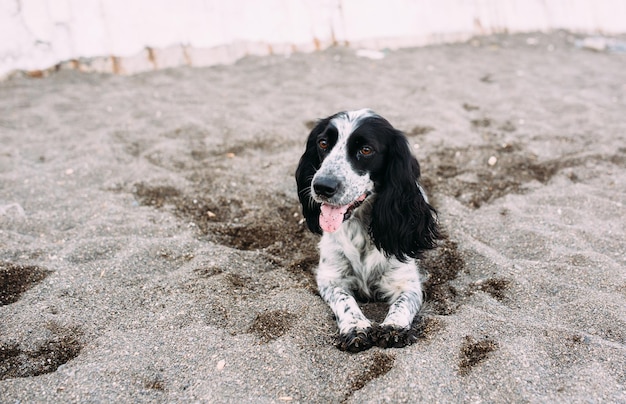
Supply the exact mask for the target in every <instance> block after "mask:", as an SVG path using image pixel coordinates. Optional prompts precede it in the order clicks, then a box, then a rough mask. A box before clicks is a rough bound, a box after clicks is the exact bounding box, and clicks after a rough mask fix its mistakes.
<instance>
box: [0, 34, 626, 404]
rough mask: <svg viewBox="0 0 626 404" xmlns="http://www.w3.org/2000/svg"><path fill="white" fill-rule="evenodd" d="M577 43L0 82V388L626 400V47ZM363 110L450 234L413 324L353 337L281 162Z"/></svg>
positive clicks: (257, 60)
mask: <svg viewBox="0 0 626 404" xmlns="http://www.w3.org/2000/svg"><path fill="white" fill-rule="evenodd" d="M575 39H576V38H575V37H574V36H572V35H569V34H567V33H554V34H550V35H544V34H533V35H519V36H491V37H482V38H477V39H474V40H472V41H470V42H468V43H463V44H454V45H444V46H433V47H426V48H420V49H405V50H398V51H387V52H386V54H385V57H384V58H383V59H381V60H371V59H368V58H361V57H357V56H356V52H355V50H353V49H343V48H339V49H331V50H327V51H323V52H319V53H314V54H308V55H303V54H294V55H291V57H288V58H286V57H282V56H272V57H250V58H245V59H243V60H241V61H239V62H238V63H236V64H234V65H232V66H221V67H212V68H198V69H191V68H177V69H172V70H163V71H158V72H151V73H144V74H138V75H135V76H130V77H121V76H112V75H98V74H83V73H80V72H76V71H61V72H58V73H55V74H52V75H51V76H50V77H47V78H43V79H41V78H40V79H36V78H26V77H24V78H19V77H16V78H13V79H11V80H9V81H5V82H2V83H0V94H1V97H0V141H1V148H0V280H1V281H0V282H1V283H0V299H1V300H0V303H1V306H0V379H1V380H0V401H2V402H7V403H13V402H87V401H88V402H129V401H133V402H176V401H197V402H342V401H348V402H480V401H487V402H568V403H571V402H574V403H578V402H619V401H621V402H624V401H626V387H625V385H626V269H625V267H626V226H625V223H626V220H625V219H626V207H625V204H626V146H625V145H626V68H625V66H626V55H625V54H623V53H610V52H605V51H601V52H595V51H591V50H588V49H583V48H580V47H577V46H576V45H575ZM361 107H370V108H372V109H374V110H375V111H377V112H378V113H380V114H381V115H383V116H385V117H386V118H388V119H389V120H390V121H391V122H392V124H394V126H396V127H398V128H400V129H402V130H404V131H405V132H406V133H407V135H408V137H409V140H410V142H411V144H412V145H413V147H414V152H415V155H416V156H417V157H418V159H419V160H420V162H421V164H422V171H423V181H424V184H425V187H426V189H427V191H428V192H429V194H430V195H431V198H432V200H433V203H434V205H435V206H436V208H437V209H438V211H439V215H440V221H441V223H442V225H443V226H444V228H445V229H446V231H447V233H448V239H447V240H445V241H444V242H443V243H442V246H441V247H440V248H439V249H438V250H437V251H435V252H433V253H432V254H430V255H429V256H428V257H427V258H426V259H424V261H423V263H422V264H423V267H424V269H426V270H428V271H429V273H430V278H429V280H428V281H427V291H428V303H427V305H426V307H425V308H424V310H423V313H422V319H421V322H420V323H419V327H420V329H421V331H422V335H421V338H420V339H419V340H418V341H417V342H416V343H415V344H413V345H411V346H409V347H406V348H402V349H386V350H383V349H380V348H372V349H370V350H368V351H365V352H362V353H358V354H351V353H346V352H342V351H339V350H338V349H337V348H335V346H334V342H335V337H336V328H335V324H334V319H333V316H332V314H331V312H330V309H329V308H328V307H327V306H326V305H325V304H324V303H323V302H322V301H321V299H320V297H319V296H318V295H317V294H316V292H315V285H314V282H313V280H312V275H311V271H312V269H313V268H314V266H315V262H316V259H317V251H316V242H317V237H316V236H314V235H311V234H309V233H308V232H307V230H306V229H305V225H304V224H303V223H302V217H301V215H300V208H299V206H298V203H297V197H296V189H295V180H294V178H293V174H294V171H295V168H296V165H297V162H298V159H299V157H300V154H301V153H302V151H303V147H304V142H305V139H306V136H307V134H308V130H309V129H308V127H310V125H311V124H312V122H314V120H315V119H317V118H321V117H325V116H327V115H330V114H332V113H334V112H336V111H339V110H345V109H356V108H361ZM385 310H386V307H385V306H384V305H381V304H376V303H367V304H364V311H365V312H366V313H367V314H368V315H369V316H370V317H372V318H373V319H378V320H379V321H380V320H381V317H382V316H384V311H385Z"/></svg>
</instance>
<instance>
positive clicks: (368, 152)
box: [359, 146, 374, 156]
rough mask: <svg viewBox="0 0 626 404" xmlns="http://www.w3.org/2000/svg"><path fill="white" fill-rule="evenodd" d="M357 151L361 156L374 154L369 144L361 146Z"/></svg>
mask: <svg viewBox="0 0 626 404" xmlns="http://www.w3.org/2000/svg"><path fill="white" fill-rule="evenodd" d="M359 153H361V155H363V156H370V155H372V154H374V149H372V148H371V147H370V146H363V147H361V150H359Z"/></svg>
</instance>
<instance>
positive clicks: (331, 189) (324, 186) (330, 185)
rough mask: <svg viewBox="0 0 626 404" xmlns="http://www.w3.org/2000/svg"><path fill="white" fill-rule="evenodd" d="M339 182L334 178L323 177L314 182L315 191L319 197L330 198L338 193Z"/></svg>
mask: <svg viewBox="0 0 626 404" xmlns="http://www.w3.org/2000/svg"><path fill="white" fill-rule="evenodd" d="M338 189H339V181H337V180H336V179H334V178H329V177H321V178H316V179H315V181H314V182H313V190H314V191H315V193H316V194H317V195H319V196H323V197H326V198H330V197H331V196H333V195H335V194H336V193H337V190H338Z"/></svg>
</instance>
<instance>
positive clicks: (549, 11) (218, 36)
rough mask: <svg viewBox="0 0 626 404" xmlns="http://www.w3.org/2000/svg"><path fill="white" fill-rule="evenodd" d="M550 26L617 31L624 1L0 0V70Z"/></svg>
mask: <svg viewBox="0 0 626 404" xmlns="http://www.w3.org/2000/svg"><path fill="white" fill-rule="evenodd" d="M552 29H567V30H571V31H577V32H585V33H605V34H616V33H624V32H626V0H176V1H174V0H170V1H167V0H0V77H2V76H4V75H6V74H7V73H8V72H10V71H12V70H14V69H21V70H27V71H37V70H42V69H47V68H49V67H51V66H54V65H57V64H59V63H61V62H64V63H63V64H62V66H64V67H72V68H79V69H83V70H95V71H113V72H117V73H133V72H136V71H142V70H149V69H155V68H162V67H169V66H177V65H183V64H186V65H195V66H201V65H211V64H218V63H229V62H232V61H235V60H237V59H238V58H240V57H242V56H245V55H248V54H256V55H266V54H271V53H279V54H287V53H290V52H294V51H303V52H308V51H313V50H318V49H323V48H326V47H328V46H331V45H334V44H339V45H349V46H354V47H367V48H375V49H376V48H383V47H391V48H397V47H403V46H416V45H424V44H430V43H437V42H443V41H455V40H464V39H467V38H469V37H471V36H473V35H481V34H489V33H494V32H511V33H513V32H526V31H548V30H552Z"/></svg>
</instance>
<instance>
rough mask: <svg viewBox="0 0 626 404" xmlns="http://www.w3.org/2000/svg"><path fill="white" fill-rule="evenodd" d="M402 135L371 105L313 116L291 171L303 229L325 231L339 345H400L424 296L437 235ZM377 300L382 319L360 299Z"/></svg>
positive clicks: (327, 280)
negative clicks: (371, 315)
mask: <svg viewBox="0 0 626 404" xmlns="http://www.w3.org/2000/svg"><path fill="white" fill-rule="evenodd" d="M419 178H420V166H419V164H418V162H417V160H416V159H415V157H413V155H412V154H411V149H410V147H409V143H408V140H407V138H406V137H405V135H404V134H403V133H402V132H401V131H399V130H397V129H395V128H394V127H393V126H392V125H391V124H390V123H389V122H388V121H387V120H386V119H385V118H383V117H382V116H380V115H378V114H376V113H375V112H373V111H372V110H369V109H362V110H357V111H344V112H339V113H336V114H334V115H332V116H329V117H327V118H325V119H321V120H320V121H318V122H317V124H316V126H315V127H314V128H313V130H312V131H311V133H310V134H309V137H308V139H307V142H306V150H305V151H304V154H303V155H302V157H301V158H300V162H299V164H298V168H297V170H296V183H297V188H298V198H299V200H300V203H301V205H302V213H303V216H304V218H305V220H306V224H307V226H308V228H309V229H310V230H311V231H312V232H313V233H317V234H321V235H322V237H321V240H320V242H319V251H320V260H319V266H318V267H317V269H316V271H315V278H316V282H317V287H318V291H319V294H320V296H321V297H322V298H323V299H324V301H325V302H326V303H327V304H328V305H329V306H330V308H331V309H332V311H333V313H334V314H335V318H336V320H337V327H338V329H339V338H338V344H337V346H338V347H339V349H341V350H345V351H350V352H358V351H363V350H366V349H369V348H370V347H372V346H375V345H378V346H380V347H384V348H388V347H403V346H406V345H409V344H411V343H413V342H414V341H415V340H416V339H417V337H416V333H415V332H414V331H413V330H412V324H413V321H414V318H415V316H416V315H417V313H418V311H419V310H420V307H421V306H422V302H423V300H424V297H423V295H424V294H423V291H422V279H421V275H420V271H419V267H418V262H417V260H419V259H420V258H421V257H422V254H423V253H424V252H425V251H426V250H429V249H432V248H435V247H436V246H437V242H438V240H439V239H440V238H441V233H440V230H439V225H438V221H437V212H436V211H435V209H434V208H433V207H432V206H431V205H430V204H429V202H428V198H427V197H426V194H425V192H424V190H423V189H422V187H421V185H420V184H419ZM357 299H359V300H360V301H373V300H382V301H386V302H388V303H389V311H388V313H387V315H386V317H385V319H384V321H383V322H382V323H381V324H375V323H372V322H371V321H370V320H368V319H367V318H366V317H365V315H363V312H362V311H361V309H360V308H359V306H358V304H357Z"/></svg>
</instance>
